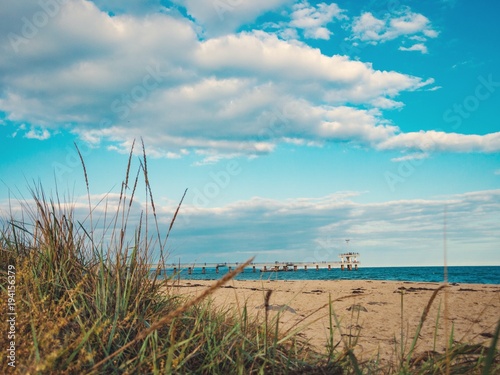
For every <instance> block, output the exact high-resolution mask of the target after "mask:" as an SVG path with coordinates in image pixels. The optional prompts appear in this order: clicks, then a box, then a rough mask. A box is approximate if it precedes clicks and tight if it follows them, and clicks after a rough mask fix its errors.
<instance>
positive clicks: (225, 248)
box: [0, 190, 500, 266]
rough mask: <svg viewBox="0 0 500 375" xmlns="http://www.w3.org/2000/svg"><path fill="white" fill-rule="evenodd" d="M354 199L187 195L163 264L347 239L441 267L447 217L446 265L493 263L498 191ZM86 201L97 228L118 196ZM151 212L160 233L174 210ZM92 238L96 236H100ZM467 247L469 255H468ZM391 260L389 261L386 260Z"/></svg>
mask: <svg viewBox="0 0 500 375" xmlns="http://www.w3.org/2000/svg"><path fill="white" fill-rule="evenodd" d="M360 195H361V193H359V192H339V193H336V194H332V195H329V196H324V197H320V198H297V199H293V200H274V199H266V198H259V197H256V198H253V199H250V200H245V201H238V202H234V203H232V204H228V205H225V206H222V207H217V208H208V207H202V206H200V205H198V204H196V200H193V195H192V193H190V194H188V196H187V197H186V201H185V203H184V205H183V206H182V207H181V211H180V214H179V216H178V217H177V221H176V223H175V226H174V228H173V232H172V236H171V237H170V238H171V242H169V246H168V249H169V251H170V256H171V258H170V259H174V260H177V259H178V258H179V257H180V258H181V261H185V262H188V261H198V262H205V261H233V262H234V261H242V260H244V259H247V258H248V257H250V256H253V255H256V254H257V255H258V258H257V260H258V261H275V260H281V261H287V260H289V261H323V260H337V257H338V253H339V252H341V251H342V250H344V249H345V242H344V241H345V239H351V243H350V246H353V248H355V249H356V250H358V251H360V252H361V255H362V258H361V260H362V261H364V262H366V263H367V264H370V265H372V266H385V265H387V264H391V265H393V266H395V265H416V264H418V265H440V264H442V262H443V259H442V252H441V249H442V246H443V244H442V239H443V230H444V229H443V220H444V217H445V211H446V222H447V226H446V228H447V229H446V230H447V232H446V236H447V239H448V251H449V253H448V261H449V264H451V265H453V264H457V262H456V261H455V259H460V260H461V262H466V263H467V264H468V265H471V264H483V265H484V264H486V263H490V264H498V262H499V261H500V258H499V253H498V246H497V245H496V244H498V242H499V241H500V226H499V225H500V224H499V223H498V220H495V219H496V217H497V214H498V212H499V210H500V190H489V191H479V192H473V193H465V194H458V195H452V196H447V197H440V198H435V199H412V200H392V201H387V202H382V203H357V202H356V200H357V198H358V197H359V196H360ZM104 198H106V199H104ZM91 199H92V201H93V202H96V203H97V202H101V203H100V205H98V207H97V208H96V209H95V210H94V213H93V214H94V217H95V218H96V220H95V221H94V222H99V223H100V224H99V225H101V226H104V225H105V224H104V223H103V222H102V219H103V218H104V212H105V211H107V212H108V216H109V212H112V211H113V210H114V209H116V208H117V206H116V202H118V194H116V195H113V194H110V195H107V196H104V195H99V196H93V197H91ZM27 203H29V201H28V202H27ZM72 206H74V207H75V210H76V213H75V218H78V219H81V220H82V221H84V220H85V218H86V217H87V212H88V203H87V197H81V198H79V199H77V200H76V201H75V202H74V203H72ZM156 206H157V207H156V209H157V214H158V217H159V225H160V231H161V232H162V233H163V234H164V233H166V230H167V229H168V227H169V224H170V220H171V218H172V216H173V213H174V212H175V208H176V205H175V203H172V204H168V205H163V206H162V205H160V204H158V202H157V205H156ZM18 208H19V207H18V206H17V205H16V204H14V202H11V203H10V204H9V203H8V202H2V203H1V204H0V214H1V215H0V217H6V216H5V215H6V213H8V212H9V210H13V213H14V214H16V213H18V212H19V211H18ZM141 211H143V212H145V205H144V204H143V203H140V202H138V201H136V203H135V204H134V205H133V206H132V209H131V214H130V219H129V220H130V221H129V224H128V227H129V228H134V225H136V224H137V223H138V222H139V220H140V217H141V216H140V215H141ZM97 218H101V219H100V220H99V221H98V220H97ZM85 224H88V223H85ZM96 233H99V235H100V233H102V230H101V229H97V231H96ZM104 234H105V233H104ZM108 234H109V233H108ZM96 236H97V234H96ZM471 244H474V252H471V251H470V246H471ZM399 251H404V258H402V257H400V256H399V255H400V254H399V255H398V256H396V255H397V254H398V252H399ZM391 254H393V255H394V257H393V258H391V259H389V258H387V257H389V256H390V255H391ZM382 255H383V256H382ZM485 262H486V263H485ZM458 264H460V263H458ZM462 265H463V263H462Z"/></svg>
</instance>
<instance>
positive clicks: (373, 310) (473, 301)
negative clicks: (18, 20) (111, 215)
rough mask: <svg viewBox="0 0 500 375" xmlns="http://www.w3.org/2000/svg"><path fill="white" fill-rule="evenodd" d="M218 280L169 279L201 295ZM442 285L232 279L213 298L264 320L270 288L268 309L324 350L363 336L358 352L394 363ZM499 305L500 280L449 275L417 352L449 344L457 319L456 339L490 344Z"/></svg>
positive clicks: (180, 289) (179, 289) (175, 287)
mask: <svg viewBox="0 0 500 375" xmlns="http://www.w3.org/2000/svg"><path fill="white" fill-rule="evenodd" d="M212 283H213V281H212V280H196V279H189V280H188V279H181V280H170V281H169V283H168V284H167V285H168V289H169V290H171V291H173V292H174V293H177V294H181V295H184V296H186V297H188V298H189V297H191V296H195V295H199V294H200V293H202V292H203V291H204V290H205V289H206V288H207V287H208V285H211V284H212ZM441 285H443V283H437V282H413V281H392V280H388V281H381V280H231V281H230V282H229V283H227V284H226V285H225V286H223V287H222V288H220V289H219V290H217V291H216V292H215V293H214V294H213V295H212V296H211V297H210V299H211V300H212V302H213V304H214V306H215V307H216V308H220V309H225V310H230V311H233V312H236V313H237V314H241V313H242V310H243V307H244V306H246V307H247V311H248V313H249V314H250V315H251V316H254V317H255V318H256V319H259V320H262V319H263V317H264V316H265V309H264V295H265V293H266V292H267V291H268V290H271V291H272V294H271V297H270V300H269V304H268V306H269V307H268V310H270V315H269V316H270V318H271V317H272V318H276V315H277V314H278V313H279V324H280V327H281V330H282V331H284V332H286V331H289V332H290V331H293V330H296V329H299V332H300V333H299V335H300V336H301V337H302V338H304V339H306V340H307V341H309V342H310V344H311V345H312V346H313V348H314V349H315V350H318V351H325V350H326V346H327V343H328V341H329V340H331V339H332V337H333V343H334V345H336V344H338V345H339V346H346V345H352V343H353V340H356V339H357V344H356V345H355V346H354V352H355V354H356V356H357V357H358V358H360V359H361V360H371V359H374V358H376V357H377V356H379V357H380V360H382V361H384V362H388V363H390V362H393V361H395V360H396V355H397V354H396V352H397V351H398V350H399V351H400V349H399V348H401V335H402V336H403V347H405V348H406V349H405V350H406V351H407V350H409V346H410V345H411V342H412V340H413V337H414V334H415V332H416V330H417V327H418V324H419V322H420V320H421V317H422V313H423V311H424V309H425V308H426V306H427V304H428V302H429V300H430V298H431V296H432V294H433V293H434V291H435V290H436V289H438V288H439V287H440V286H441ZM401 292H403V293H401ZM330 299H331V301H332V304H331V305H332V309H333V311H334V313H335V315H336V316H337V319H338V322H339V324H335V322H334V323H333V327H332V328H333V329H330V317H329V301H330ZM445 300H446V302H445ZM445 304H446V307H445ZM401 311H402V312H403V315H402V316H401ZM498 311H500V285H497V284H473V283H453V284H451V283H450V284H449V286H448V287H447V288H444V289H443V290H440V291H439V292H438V293H437V295H436V297H435V300H434V302H433V303H432V305H431V306H430V309H429V313H428V315H427V317H426V320H425V323H424V325H423V327H422V330H421V332H420V336H421V337H420V339H419V340H418V342H417V347H416V349H415V354H418V353H423V352H428V351H437V352H440V353H441V352H444V350H445V349H444V348H445V345H446V343H447V342H448V340H449V338H450V334H451V327H452V326H453V331H454V338H455V340H457V341H459V342H466V343H470V344H479V345H483V346H489V344H490V341H491V334H492V333H493V332H494V330H495V327H496V325H497V322H498V320H499V319H500V315H499V313H498ZM445 316H446V317H447V319H445ZM332 320H335V319H332ZM436 327H437V328H436ZM401 328H403V329H402V330H401ZM445 330H447V331H446V332H445ZM330 331H332V332H333V334H332V335H331V334H330ZM435 332H437V335H436V334H435ZM349 342H350V344H349Z"/></svg>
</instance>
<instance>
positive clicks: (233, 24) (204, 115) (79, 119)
mask: <svg viewBox="0 0 500 375" xmlns="http://www.w3.org/2000/svg"><path fill="white" fill-rule="evenodd" d="M8 3H9V4H8V5H9V6H8V7H6V12H7V14H6V15H5V17H3V18H4V19H5V20H6V22H5V23H2V25H1V26H0V29H1V31H2V32H3V34H4V35H6V36H7V37H6V38H4V39H2V40H1V41H0V48H1V49H2V51H4V53H2V54H1V55H0V87H1V91H0V111H2V112H4V113H5V114H6V121H9V123H11V124H13V125H14V126H16V127H19V125H20V124H22V123H29V124H31V125H32V129H38V130H37V131H36V132H35V131H33V130H32V131H28V130H26V133H25V136H27V137H32V138H38V139H47V138H48V137H49V136H50V134H51V133H52V132H53V131H55V130H60V129H62V130H64V131H69V132H73V133H75V134H77V135H78V136H79V137H80V138H81V139H83V140H85V141H87V142H89V143H93V144H99V142H103V141H104V142H110V143H111V145H110V147H109V148H110V149H112V150H127V149H128V147H129V145H130V142H131V140H132V139H134V138H138V137H140V136H144V139H145V141H146V142H147V144H148V145H149V148H150V151H151V153H152V155H155V156H158V157H168V158H178V157H182V156H184V155H187V154H190V153H195V154H197V155H201V157H203V158H205V160H204V161H202V162H213V161H217V160H220V159H221V158H226V157H234V156H238V155H247V156H256V155H262V154H266V153H269V152H272V151H273V150H274V149H275V148H276V146H277V145H279V144H281V143H290V142H292V143H294V144H297V145H299V144H301V145H309V146H318V145H322V144H324V143H325V142H337V141H341V142H345V141H348V142H352V143H354V144H361V145H363V146H366V147H374V148H376V149H400V150H403V151H405V150H406V149H407V148H410V149H413V148H416V149H422V150H427V148H428V147H430V148H432V149H433V150H441V151H453V152H469V151H471V150H477V151H480V152H483V151H484V152H498V151H500V146H499V145H498V140H497V135H496V134H490V135H460V134H447V133H444V134H442V135H441V134H438V133H428V134H427V135H422V134H420V133H404V132H402V131H401V129H400V127H399V126H398V124H393V123H391V122H389V121H387V120H385V119H384V113H383V111H387V110H391V109H396V108H402V107H403V106H404V103H403V102H401V101H398V100H397V98H398V96H400V95H401V94H402V93H404V92H411V91H415V90H420V89H423V88H427V87H428V86H429V85H431V84H433V83H434V80H433V78H429V77H423V78H422V77H416V76H412V75H409V74H405V73H402V72H397V71H387V70H378V69H375V68H374V67H373V66H372V64H370V63H367V62H362V61H357V60H352V59H350V58H348V57H346V56H343V55H336V54H334V55H331V56H328V55H325V54H324V53H322V52H321V50H319V49H316V48H312V47H311V46H309V45H308V44H306V43H305V42H302V41H299V40H296V39H290V40H284V39H283V38H280V37H279V36H277V35H276V34H275V33H270V32H266V31H262V30H258V29H253V30H247V31H239V32H236V33H235V32H234V31H235V30H238V29H239V28H240V27H241V26H242V25H245V24H246V23H248V22H251V21H252V20H254V19H255V18H256V17H257V16H259V15H262V14H264V13H265V12H267V11H270V10H276V9H279V8H280V7H283V6H286V5H288V6H290V5H291V3H290V2H288V1H285V0H274V1H255V2H233V3H224V4H226V5H228V4H230V7H231V9H228V8H227V7H226V8H224V7H223V9H225V10H226V12H225V13H224V14H223V19H222V20H221V18H220V17H221V16H220V15H219V14H218V13H217V11H216V8H214V4H216V3H214V2H213V1H208V0H207V1H201V2H198V1H197V2H196V6H195V2H192V1H190V0H186V1H181V0H178V1H176V4H177V5H178V7H180V6H182V7H185V9H187V12H188V13H189V14H190V15H191V17H186V16H184V15H183V14H182V12H180V11H179V8H178V7H177V8H176V7H171V8H165V7H162V9H161V11H156V10H155V9H156V7H157V6H158V4H157V3H155V2H154V1H152V2H149V3H147V4H146V3H145V4H144V8H141V9H136V10H135V11H134V12H132V13H127V14H122V12H121V11H120V9H118V8H119V4H117V3H109V5H108V7H110V8H113V9H115V8H116V9H115V12H116V14H115V15H110V14H108V13H107V12H105V11H103V10H102V9H100V8H98V6H97V5H96V4H98V5H101V3H100V2H97V3H92V2H89V1H84V0H72V1H68V2H65V3H64V4H59V3H58V2H54V4H56V5H55V6H54V7H52V8H50V9H48V10H47V9H45V8H44V7H42V6H41V5H40V4H39V3H38V2H36V1H34V0H33V1H26V2H22V3H20V2H17V1H13V0H8ZM51 4H52V3H51ZM133 4H135V5H134V7H139V3H137V2H134V3H133ZM133 4H132V5H133ZM217 4H219V3H217ZM132 5H130V6H132ZM219 5H220V6H222V5H221V4H219ZM228 6H229V5H228ZM134 9H135V8H134ZM292 9H293V11H292V13H290V14H291V22H290V24H291V25H293V27H294V28H296V29H299V30H302V31H303V32H304V34H310V36H309V37H311V38H312V37H326V36H327V35H330V34H328V33H327V31H328V30H326V31H325V30H324V28H325V27H326V25H327V24H328V22H330V21H331V20H334V19H337V20H339V19H344V17H345V16H344V13H343V11H342V10H341V9H340V8H339V7H338V6H337V5H336V4H329V5H327V4H325V3H321V4H318V5H316V6H312V5H310V4H309V3H307V2H301V3H299V4H296V5H294V6H293V8H292ZM203 10H204V11H203ZM42 21H43V22H42ZM88 25H92V27H88ZM200 27H202V29H203V30H205V31H203V30H202V31H200ZM353 30H354V31H355V33H356V35H357V38H359V39H361V40H366V41H372V42H374V43H379V42H382V41H385V40H390V39H395V38H398V37H401V36H409V37H419V38H420V39H422V40H423V39H425V38H428V37H435V36H436V35H437V33H436V32H435V31H434V30H433V29H432V26H431V25H430V21H429V20H428V19H427V18H426V17H424V16H423V15H420V14H416V13H413V12H411V11H410V10H409V9H406V10H405V12H404V13H402V14H398V15H397V16H392V17H391V18H386V19H382V20H381V19H377V18H375V17H374V16H373V15H371V14H368V13H365V14H363V15H362V16H361V17H359V18H358V19H356V20H355V26H353ZM418 44H419V43H417V44H415V45H418ZM415 45H414V46H413V47H408V49H412V48H416V49H419V48H420V51H421V52H423V49H424V47H425V46H424V45H423V44H422V46H423V47H415ZM431 141H432V143H433V146H432V147H431V146H426V145H427V143H429V142H431ZM426 147H427V148H426Z"/></svg>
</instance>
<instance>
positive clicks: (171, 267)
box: [150, 260, 360, 274]
mask: <svg viewBox="0 0 500 375" xmlns="http://www.w3.org/2000/svg"><path fill="white" fill-rule="evenodd" d="M240 264H241V263H239V262H224V263H165V264H164V265H162V264H158V263H156V264H150V269H151V270H158V269H160V268H161V271H165V272H167V273H168V272H169V271H170V272H173V273H176V272H179V271H182V270H187V271H188V274H191V273H192V272H193V271H195V270H197V271H200V270H201V272H202V273H206V272H207V270H210V271H212V272H213V271H215V272H216V273H222V272H229V271H231V270H232V269H235V268H236V267H238V266H239V265H240ZM359 264H360V262H359V261H358V260H352V261H349V262H346V261H322V262H260V263H250V264H249V265H248V266H247V267H245V269H248V270H251V271H252V272H284V271H287V272H293V271H298V270H306V271H307V270H320V269H328V270H331V269H333V268H340V269H341V270H344V269H345V268H347V270H352V269H355V270H357V269H358V265H359ZM344 267H345V268H344Z"/></svg>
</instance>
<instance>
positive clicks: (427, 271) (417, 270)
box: [167, 266, 500, 285]
mask: <svg viewBox="0 0 500 375" xmlns="http://www.w3.org/2000/svg"><path fill="white" fill-rule="evenodd" d="M228 271H229V269H228V268H220V269H219V273H216V272H215V268H208V267H207V268H206V273H202V269H201V268H194V269H193V270H192V273H191V274H190V275H189V274H188V271H187V270H182V271H181V272H179V273H177V274H176V275H175V276H174V277H180V278H181V279H186V280H188V279H189V280H217V279H219V278H221V277H222V276H223V275H224V274H225V273H227V272H228ZM447 273H448V282H449V283H463V284H497V285H498V284H500V266H474V267H473V266H460V267H457V266H455V267H448V268H447ZM444 274H445V269H444V267H366V268H365V267H360V268H359V269H358V270H353V271H347V270H344V271H342V270H340V268H332V269H331V270H328V269H319V270H315V269H309V270H303V269H299V270H297V271H288V272H259V270H257V272H253V271H252V269H251V268H248V269H245V270H244V271H243V272H242V273H240V274H239V275H237V276H236V277H235V279H236V280H384V281H412V282H432V283H439V282H443V281H444ZM172 276H173V275H172V273H171V272H167V277H172Z"/></svg>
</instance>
